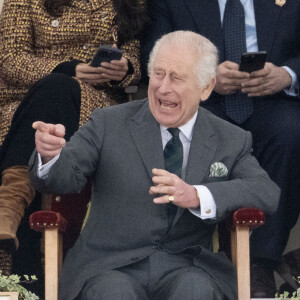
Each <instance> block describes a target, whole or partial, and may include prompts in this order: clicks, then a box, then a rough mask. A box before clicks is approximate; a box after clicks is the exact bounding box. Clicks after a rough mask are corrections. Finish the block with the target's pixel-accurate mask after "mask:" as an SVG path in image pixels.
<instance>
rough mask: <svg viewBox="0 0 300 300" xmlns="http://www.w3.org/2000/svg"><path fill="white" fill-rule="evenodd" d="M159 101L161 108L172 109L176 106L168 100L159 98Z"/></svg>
mask: <svg viewBox="0 0 300 300" xmlns="http://www.w3.org/2000/svg"><path fill="white" fill-rule="evenodd" d="M159 103H160V106H161V108H163V109H169V110H171V109H174V108H175V107H177V104H176V103H173V102H169V101H162V100H159Z"/></svg>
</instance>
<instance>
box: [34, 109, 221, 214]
mask: <svg viewBox="0 0 300 300" xmlns="http://www.w3.org/2000/svg"><path fill="white" fill-rule="evenodd" d="M197 115H198V112H196V114H195V115H194V116H193V118H192V119H191V120H190V121H189V122H188V123H186V124H185V125H183V126H181V127H179V129H180V133H179V138H180V140H181V142H182V145H183V163H182V178H185V174H186V166H187V162H188V157H189V152H190V146H191V141H192V137H193V130H194V125H195V121H196V118H197ZM160 130H161V137H162V144H163V148H165V146H166V144H167V142H168V141H169V140H170V139H171V138H172V135H171V133H170V132H169V131H168V130H167V128H166V127H164V126H162V125H161V126H160ZM59 156H60V155H59V154H58V155H57V156H55V157H54V158H53V159H52V160H50V161H49V162H48V163H46V164H44V165H43V164H42V160H41V157H40V155H39V154H38V162H39V165H38V177H39V178H42V179H46V178H47V177H48V174H49V171H50V169H51V167H52V166H53V164H54V163H55V162H56V161H57V160H58V158H59ZM194 187H195V188H196V189H197V191H198V194H199V198H200V202H201V205H200V203H199V205H200V207H199V209H190V212H191V213H192V214H194V215H196V216H197V217H199V218H201V219H211V218H215V217H216V203H215V200H214V198H213V196H212V194H211V192H210V191H209V189H208V188H207V187H206V186H203V185H194Z"/></svg>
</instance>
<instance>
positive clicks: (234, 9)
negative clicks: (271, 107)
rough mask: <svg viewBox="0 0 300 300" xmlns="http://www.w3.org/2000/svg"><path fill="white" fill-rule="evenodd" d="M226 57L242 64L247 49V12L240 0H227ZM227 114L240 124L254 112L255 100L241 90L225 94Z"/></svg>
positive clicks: (224, 31)
mask: <svg viewBox="0 0 300 300" xmlns="http://www.w3.org/2000/svg"><path fill="white" fill-rule="evenodd" d="M223 38H224V45H225V59H226V60H229V61H233V62H235V63H238V64H240V59H241V54H242V53H243V52H246V51H247V47H246V30H245V12H244V7H243V5H242V3H241V2H240V0H227V2H226V6H225V12H224V19H223ZM225 106H226V114H227V116H228V117H229V118H230V119H231V120H233V121H235V122H236V123H238V124H242V123H243V122H245V121H246V120H247V119H248V118H249V117H250V115H251V114H252V112H253V102H252V99H251V98H248V96H247V95H246V94H243V93H241V92H240V91H238V92H236V93H234V94H232V95H226V96H225Z"/></svg>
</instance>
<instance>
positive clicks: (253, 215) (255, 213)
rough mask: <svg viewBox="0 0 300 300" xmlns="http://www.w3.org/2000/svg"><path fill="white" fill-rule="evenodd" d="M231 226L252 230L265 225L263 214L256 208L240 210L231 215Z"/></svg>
mask: <svg viewBox="0 0 300 300" xmlns="http://www.w3.org/2000/svg"><path fill="white" fill-rule="evenodd" d="M232 224H233V227H237V226H247V227H249V229H254V228H257V227H260V226H262V225H264V224H265V213H264V212H263V211H261V210H260V209H258V208H240V209H238V210H237V211H235V212H234V213H233V217H232Z"/></svg>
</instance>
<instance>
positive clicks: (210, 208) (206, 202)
mask: <svg viewBox="0 0 300 300" xmlns="http://www.w3.org/2000/svg"><path fill="white" fill-rule="evenodd" d="M197 115H198V111H197V112H196V113H195V115H194V116H193V118H192V119H191V120H190V121H188V122H187V123H186V124H184V125H183V126H181V127H179V129H180V133H179V138H180V140H181V143H182V146H183V162H182V171H181V174H182V176H181V177H182V178H185V174H186V166H187V163H188V158H189V152H190V147H191V142H192V138H193V131H194V125H195V122H196V118H197ZM160 130H161V138H162V143H163V149H165V146H166V144H167V143H168V141H169V140H170V139H171V138H172V135H171V133H170V132H169V131H168V128H167V127H165V126H162V125H160ZM194 187H195V188H196V189H197V191H198V194H199V198H200V203H199V204H201V205H200V208H199V209H189V210H190V212H191V213H192V214H194V215H195V216H197V217H199V218H201V219H203V220H204V219H212V218H215V217H216V203H215V200H214V197H213V195H212V193H211V192H210V190H209V189H208V188H207V187H206V186H204V185H194Z"/></svg>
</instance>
